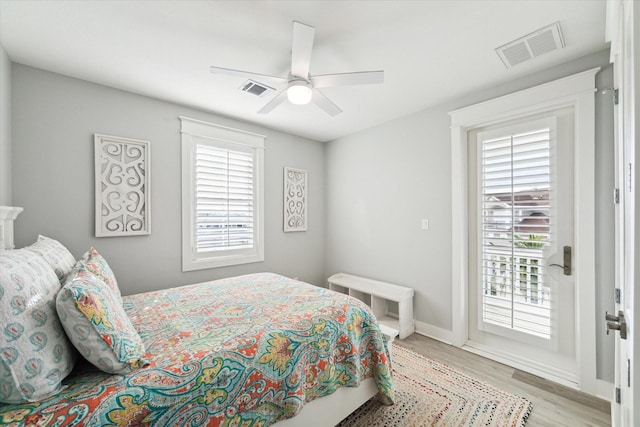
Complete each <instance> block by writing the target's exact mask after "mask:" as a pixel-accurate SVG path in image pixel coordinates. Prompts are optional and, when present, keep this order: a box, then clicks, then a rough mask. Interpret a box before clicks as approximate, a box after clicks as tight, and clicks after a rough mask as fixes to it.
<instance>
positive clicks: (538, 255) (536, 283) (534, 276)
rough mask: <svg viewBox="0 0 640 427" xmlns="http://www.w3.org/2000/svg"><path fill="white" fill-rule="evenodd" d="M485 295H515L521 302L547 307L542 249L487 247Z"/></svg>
mask: <svg viewBox="0 0 640 427" xmlns="http://www.w3.org/2000/svg"><path fill="white" fill-rule="evenodd" d="M483 269H484V272H483V277H484V294H485V295H491V296H495V297H503V298H509V299H510V298H511V294H512V293H513V297H514V299H515V300H517V301H518V302H520V303H525V304H530V305H536V306H548V305H549V287H548V285H546V284H545V281H544V279H545V271H544V270H545V267H544V263H543V251H542V249H538V248H536V249H526V248H517V249H515V250H514V251H513V252H512V251H511V249H510V248H500V247H496V248H493V247H491V248H486V247H485V248H484V252H483Z"/></svg>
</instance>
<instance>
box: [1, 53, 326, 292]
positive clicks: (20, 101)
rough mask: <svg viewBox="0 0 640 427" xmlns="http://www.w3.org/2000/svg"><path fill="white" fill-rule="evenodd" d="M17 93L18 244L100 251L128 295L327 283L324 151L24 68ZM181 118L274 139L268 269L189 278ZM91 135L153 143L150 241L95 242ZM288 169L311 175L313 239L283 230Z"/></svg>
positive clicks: (268, 182) (268, 163)
mask: <svg viewBox="0 0 640 427" xmlns="http://www.w3.org/2000/svg"><path fill="white" fill-rule="evenodd" d="M12 87H13V102H12V105H13V158H12V165H13V203H14V204H15V205H16V206H22V207H24V212H22V213H21V214H20V216H19V217H18V219H17V221H16V231H15V233H16V236H15V240H16V247H22V246H24V245H27V244H30V243H32V242H33V241H34V240H35V239H36V237H37V235H38V234H43V235H46V236H50V237H52V238H55V239H58V240H60V241H61V242H62V243H64V245H65V246H67V247H68V248H69V249H70V250H71V252H72V253H73V254H74V255H75V256H76V257H80V256H81V255H82V254H83V253H84V252H85V251H86V250H87V249H88V248H89V246H91V245H93V246H95V247H96V249H98V251H99V252H100V253H101V254H103V255H104V256H105V258H106V259H107V261H108V262H109V264H110V265H111V267H112V268H113V269H114V271H115V273H116V276H117V278H118V280H119V284H120V287H121V290H122V292H123V294H133V293H138V292H143V291H148V290H155V289H163V288H167V287H173V286H178V285H184V284H189V283H196V282H201V281H206V280H213V279H216V278H220V277H227V276H233V275H239V274H247V273H251V272H258V271H272V272H276V273H280V274H284V275H287V276H290V277H296V276H297V277H299V278H300V279H302V280H305V281H307V282H310V283H314V284H318V285H320V284H322V282H323V276H324V270H323V266H324V259H323V258H324V228H325V220H324V212H325V207H324V197H325V188H324V182H325V179H324V173H325V172H324V171H325V160H324V146H323V144H321V143H319V142H315V141H311V140H307V139H303V138H300V137H295V136H291V135H287V134H284V133H280V132H276V131H273V130H269V129H265V128H263V127H259V126H255V125H251V124H247V123H242V122H238V121H234V120H231V119H228V118H224V117H219V116H215V115H212V114H209V113H205V112H202V111H197V110H193V109H190V108H186V107H182V106H179V105H175V104H170V103H167V102H163V101H158V100H156V99H151V98H147V97H143V96H139V95H135V94H132V93H128V92H124V91H120V90H116V89H113V88H108V87H105V86H100V85H97V84H93V83H89V82H86V81H81V80H77V79H74V78H70V77H65V76H62V75H59V74H53V73H50V72H46V71H43V70H39V69H34V68H30V67H26V66H23V65H19V64H13V82H12ZM180 115H184V116H188V117H192V118H195V119H200V120H206V121H209V122H212V123H216V124H221V125H224V126H229V127H234V128H237V129H242V130H246V131H250V132H255V133H260V134H263V135H266V136H267V139H266V143H265V144H266V149H265V242H266V244H265V261H264V262H261V263H254V264H245V265H242V266H233V267H226V268H217V269H208V270H200V271H196V272H189V273H182V265H181V194H180V188H181V187H180V185H181V183H180V180H181V174H180V133H179V129H180V120H179V119H178V116H180ZM94 133H101V134H107V135H114V136H123V137H130V138H136V139H143V140H149V141H151V189H152V194H151V210H152V213H151V218H152V219H151V229H152V234H151V235H149V236H137V237H110V238H95V237H94V191H93V188H94V187H93V186H94V167H93V162H94V160H93V134H94ZM284 166H292V167H297V168H302V169H306V170H308V172H309V175H308V179H309V195H308V202H309V206H308V207H309V211H308V221H309V228H308V231H306V232H299V233H284V232H283V231H282V210H283V208H282V205H283V200H282V197H283V194H282V186H283V167H284Z"/></svg>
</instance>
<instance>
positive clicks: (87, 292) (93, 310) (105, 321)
mask: <svg viewBox="0 0 640 427" xmlns="http://www.w3.org/2000/svg"><path fill="white" fill-rule="evenodd" d="M56 308H57V309H58V315H59V316H60V321H61V322H62V326H63V327H64V330H65V331H66V332H67V335H68V336H69V339H70V340H71V342H72V343H73V345H74V346H75V347H76V348H77V349H78V351H79V352H80V353H81V354H82V355H83V356H84V357H85V359H87V360H88V361H89V362H91V363H93V364H94V365H95V366H96V367H97V368H99V369H101V370H103V371H105V372H108V373H111V374H124V373H127V372H131V371H133V370H134V369H137V368H140V367H142V366H144V365H146V364H147V362H148V361H147V359H145V358H144V357H143V355H144V352H145V349H144V344H143V343H142V340H141V339H140V336H139V335H138V332H137V331H136V330H135V328H134V327H133V325H132V324H131V321H130V320H129V317H128V316H127V313H126V312H125V311H124V308H122V303H121V302H120V298H119V296H118V295H116V293H115V292H114V291H113V290H112V289H111V288H110V287H109V286H107V285H106V284H105V283H104V282H103V281H102V280H101V279H100V278H99V277H98V276H96V275H94V274H93V273H91V272H89V271H87V270H85V269H83V268H81V269H79V270H77V271H74V272H73V273H71V275H70V276H69V278H68V279H67V282H66V283H65V285H64V286H63V288H62V290H61V291H60V293H59V294H58V298H57V301H56Z"/></svg>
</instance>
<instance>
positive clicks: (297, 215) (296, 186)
mask: <svg viewBox="0 0 640 427" xmlns="http://www.w3.org/2000/svg"><path fill="white" fill-rule="evenodd" d="M306 230H307V171H306V170H302V169H294V168H288V167H285V168H284V231H306Z"/></svg>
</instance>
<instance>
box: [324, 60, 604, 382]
mask: <svg viewBox="0 0 640 427" xmlns="http://www.w3.org/2000/svg"><path fill="white" fill-rule="evenodd" d="M598 66H600V67H603V71H602V72H601V73H600V74H599V75H598V77H597V85H598V87H600V88H606V87H610V86H611V84H612V78H613V77H612V72H611V67H610V66H609V65H608V51H603V52H600V53H597V54H594V55H590V56H587V57H584V58H581V59H579V60H576V61H573V62H570V63H568V64H565V65H562V66H559V67H556V68H553V69H549V70H545V71H543V72H539V73H536V74H535V75H531V76H529V77H526V78H522V79H519V80H515V81H511V82H505V84H503V85H501V86H499V87H492V88H487V89H485V90H480V91H478V92H477V93H475V94H470V95H469V96H466V97H463V98H460V99H456V100H452V101H451V102H448V103H446V104H444V105H440V106H437V107H434V108H430V109H427V110H424V111H420V112H418V113H415V114H413V115H410V116H407V117H403V118H400V119H397V120H393V121H390V122H388V123H385V124H383V125H381V126H378V127H375V128H372V129H368V130H365V131H363V132H359V133H357V134H354V135H351V136H347V137H344V138H340V139H338V140H335V141H332V142H330V143H328V144H327V147H326V164H327V171H326V177H327V200H326V203H327V230H326V236H327V241H326V261H325V262H326V268H325V270H326V274H327V276H329V275H331V274H333V273H336V272H345V273H353V274H359V275H362V276H365V277H371V278H374V279H378V280H383V281H389V282H392V283H397V284H400V285H404V286H409V287H411V288H413V289H415V297H414V310H415V317H416V320H418V321H420V322H424V323H426V324H427V325H429V326H435V327H437V328H440V329H443V330H447V331H450V330H451V328H452V314H451V281H452V278H451V270H452V260H451V227H452V225H451V167H450V166H451V132H450V129H449V126H450V118H449V115H448V112H449V111H452V110H455V109H457V108H461V107H465V106H468V105H472V104H475V103H478V102H481V101H485V100H489V99H492V98H495V97H498V96H501V95H505V94H508V93H511V92H514V91H517V90H520V89H524V88H527V87H531V86H534V85H537V84H541V83H544V82H547V81H551V80H554V79H557V78H560V77H564V76H567V75H570V74H573V73H576V72H579V71H583V70H586V69H589V68H594V67H598ZM596 108H597V119H596V122H597V125H596V136H597V141H596V145H597V148H596V150H597V151H596V153H597V164H596V181H597V183H598V184H597V189H596V190H597V194H596V202H597V204H598V206H597V212H596V218H597V226H598V231H597V234H596V243H597V257H598V264H597V266H596V272H597V279H598V282H597V286H598V289H597V300H598V303H597V307H596V313H597V316H598V319H600V317H601V314H602V315H604V311H605V310H609V311H612V310H613V308H614V305H613V240H612V238H613V232H612V231H613V205H612V203H611V191H612V188H613V122H612V115H613V108H612V106H611V97H610V95H601V94H597V95H596ZM422 218H428V219H429V229H428V230H422V229H421V228H420V220H421V219H422ZM596 333H597V349H598V354H597V360H598V366H597V369H598V371H597V376H598V378H600V379H604V380H607V381H611V382H612V381H613V341H612V338H610V337H607V336H606V335H604V328H603V322H598V330H597V331H596Z"/></svg>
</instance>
